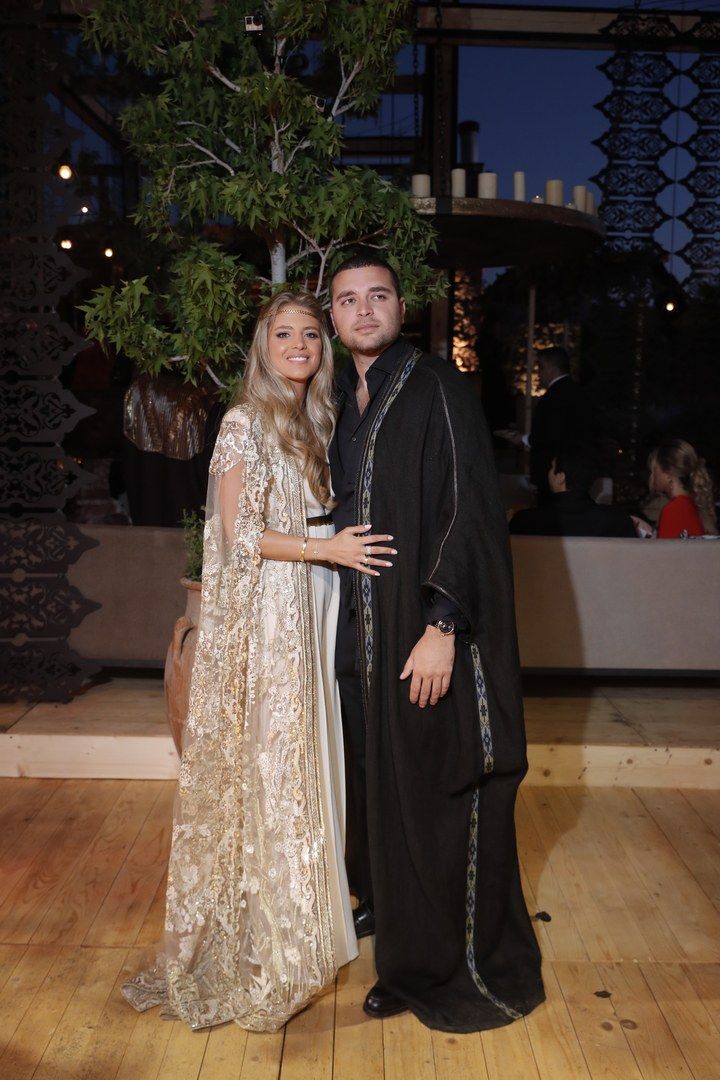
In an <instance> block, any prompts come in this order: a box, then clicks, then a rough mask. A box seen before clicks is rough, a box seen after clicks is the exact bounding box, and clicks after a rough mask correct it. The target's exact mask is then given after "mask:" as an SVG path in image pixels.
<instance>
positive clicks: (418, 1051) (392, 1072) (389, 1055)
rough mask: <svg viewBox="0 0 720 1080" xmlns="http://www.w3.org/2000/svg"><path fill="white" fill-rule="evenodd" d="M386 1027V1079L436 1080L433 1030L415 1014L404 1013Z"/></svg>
mask: <svg viewBox="0 0 720 1080" xmlns="http://www.w3.org/2000/svg"><path fill="white" fill-rule="evenodd" d="M370 1022H371V1023H373V1024H377V1023H382V1030H383V1057H384V1062H385V1075H386V1076H387V1077H392V1078H393V1080H435V1058H434V1055H433V1043H432V1035H431V1034H430V1029H429V1028H426V1027H425V1026H424V1025H423V1024H421V1023H420V1021H419V1020H418V1018H417V1017H416V1016H413V1015H412V1013H401V1014H400V1015H399V1016H391V1017H389V1018H388V1019H387V1020H382V1021H378V1020H371V1021H370Z"/></svg>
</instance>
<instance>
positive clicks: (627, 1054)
mask: <svg viewBox="0 0 720 1080" xmlns="http://www.w3.org/2000/svg"><path fill="white" fill-rule="evenodd" d="M553 969H554V971H555V974H556V975H557V979H558V982H559V984H560V989H561V990H562V994H563V997H564V998H565V1004H566V1005H567V1008H568V1012H569V1013H570V1019H571V1020H572V1023H573V1027H574V1028H575V1033H576V1035H577V1037H578V1042H579V1043H580V1047H581V1049H582V1052H583V1055H584V1057H585V1061H586V1062H587V1066H588V1068H589V1070H590V1075H591V1076H593V1077H595V1076H598V1077H603V1078H607V1080H610V1078H611V1077H612V1078H616V1080H643V1078H642V1074H641V1072H640V1070H639V1068H638V1065H637V1062H636V1060H635V1056H634V1054H633V1052H632V1050H631V1049H630V1046H629V1044H628V1041H627V1039H626V1037H625V1032H624V1030H623V1028H622V1027H621V1026H620V1024H619V1023H618V1021H617V1018H616V1016H615V1013H614V1011H613V1006H612V1001H611V999H610V998H603V997H597V991H599V990H600V991H601V990H603V989H604V987H603V984H602V981H601V978H600V975H599V974H598V971H597V969H596V968H595V965H594V964H577V963H572V962H569V963H566V962H564V961H557V960H556V961H555V962H554V963H553Z"/></svg>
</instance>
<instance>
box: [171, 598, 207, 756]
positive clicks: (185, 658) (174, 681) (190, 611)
mask: <svg viewBox="0 0 720 1080" xmlns="http://www.w3.org/2000/svg"><path fill="white" fill-rule="evenodd" d="M180 584H181V585H182V586H183V588H185V589H186V590H187V594H186V601H185V614H184V615H181V616H180V618H179V619H178V620H177V622H176V623H175V627H174V629H173V636H172V641H171V642H170V647H169V648H168V651H167V656H166V658H165V708H166V710H167V720H168V724H169V725H170V734H171V735H172V737H173V742H174V743H175V748H176V750H177V752H178V754H180V753H181V752H182V734H183V728H184V727H185V720H186V718H187V711H188V703H189V700H190V675H191V673H192V666H193V660H194V658H195V642H196V639H197V626H198V622H199V619H200V582H199V581H190V580H189V579H188V578H180Z"/></svg>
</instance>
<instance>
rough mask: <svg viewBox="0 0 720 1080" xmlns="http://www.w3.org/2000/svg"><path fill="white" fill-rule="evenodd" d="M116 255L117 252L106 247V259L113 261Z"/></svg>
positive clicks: (104, 253)
mask: <svg viewBox="0 0 720 1080" xmlns="http://www.w3.org/2000/svg"><path fill="white" fill-rule="evenodd" d="M114 254H115V252H114V251H113V249H112V248H111V247H106V248H105V250H104V252H103V255H104V256H105V258H106V259H112V257H113V255H114Z"/></svg>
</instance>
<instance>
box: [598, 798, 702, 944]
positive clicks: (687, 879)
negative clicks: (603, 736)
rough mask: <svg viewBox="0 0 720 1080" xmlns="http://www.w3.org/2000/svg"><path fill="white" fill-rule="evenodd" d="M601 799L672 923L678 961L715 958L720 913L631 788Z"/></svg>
mask: <svg viewBox="0 0 720 1080" xmlns="http://www.w3.org/2000/svg"><path fill="white" fill-rule="evenodd" d="M602 800H603V801H604V803H605V805H606V807H607V808H608V811H609V813H610V814H611V816H613V817H614V819H615V821H616V830H617V833H618V835H619V837H620V842H621V843H622V845H623V847H624V848H625V851H626V852H627V854H628V855H629V857H630V858H631V860H632V861H633V862H634V864H635V866H636V867H637V868H638V869H639V871H640V873H641V874H642V875H643V877H644V879H645V881H646V883H647V885H648V888H649V889H650V891H651V892H652V894H653V896H654V898H655V902H656V904H657V906H658V908H659V910H660V911H662V913H663V915H664V916H665V919H666V921H667V922H668V923H670V924H671V925H672V928H673V933H674V935H675V937H676V938H677V939H678V941H679V942H680V944H681V946H682V948H683V951H684V953H685V956H684V957H683V959H687V960H697V961H715V960H720V912H718V910H717V908H716V907H715V906H714V905H713V903H712V901H710V900H709V899H708V898H707V896H706V895H705V893H704V892H703V890H702V889H701V888H700V886H699V885H698V883H697V882H696V881H695V879H694V878H693V876H692V875H691V874H690V873H689V871H688V870H687V868H686V867H685V866H684V865H683V863H682V861H681V860H680V858H679V857H678V855H677V853H676V852H675V849H674V848H673V847H672V845H671V844H670V843H669V841H668V839H667V837H666V836H665V834H664V833H663V831H662V829H660V828H659V826H658V825H657V824H656V823H655V821H654V820H653V818H652V817H651V815H650V814H649V813H648V812H647V810H646V809H645V807H644V806H643V804H642V802H641V801H640V799H639V798H638V797H637V795H635V794H634V793H633V792H632V791H627V790H625V789H623V788H612V789H608V790H607V791H604V792H603V794H602Z"/></svg>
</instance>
